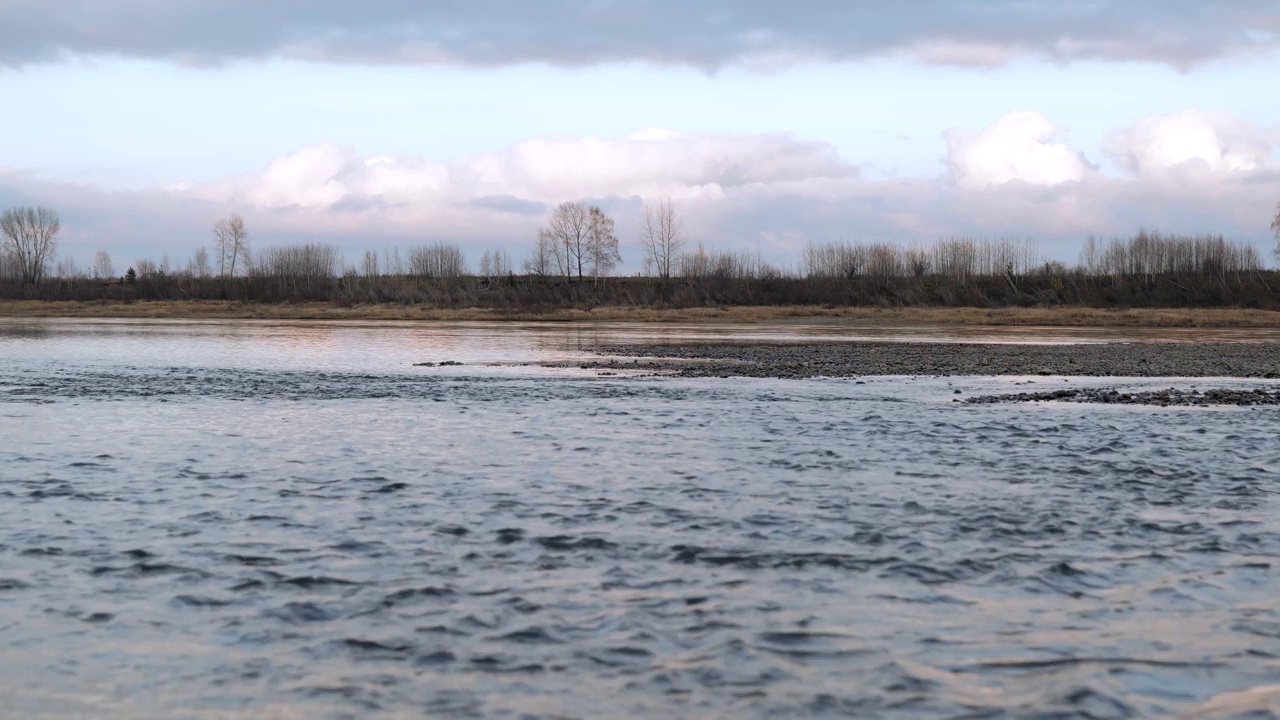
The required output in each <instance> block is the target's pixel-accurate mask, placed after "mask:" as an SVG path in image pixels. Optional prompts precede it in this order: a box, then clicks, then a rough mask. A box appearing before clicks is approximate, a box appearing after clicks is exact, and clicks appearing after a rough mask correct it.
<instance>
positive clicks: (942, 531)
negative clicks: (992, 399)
mask: <svg viewBox="0 0 1280 720" xmlns="http://www.w3.org/2000/svg"><path fill="white" fill-rule="evenodd" d="M749 331H750V330H749V328H743V329H733V330H732V332H725V334H733V333H748V332H749ZM697 332H699V330H698V329H697V328H696V327H693V326H688V327H684V326H682V327H677V328H653V327H645V326H625V325H610V326H605V327H592V326H576V327H569V326H541V325H540V326H528V327H526V326H510V325H482V324H459V325H391V326H382V325H379V326H378V327H377V328H375V329H367V328H360V327H357V326H351V325H344V324H319V325H317V324H306V323H245V322H210V323H173V322H85V321H0V668H2V670H0V705H3V707H2V708H0V715H3V716H4V717H53V718H70V717H83V716H92V717H122V718H124V717H128V718H225V717H244V718H272V717H279V718H295V717H306V718H315V717H388V718H391V717H422V716H424V715H427V716H442V717H468V716H471V717H512V718H515V717H547V718H551V717H584V718H585V717H617V718H624V717H626V718H634V717H651V718H669V717H707V718H711V717H766V716H767V717H839V716H850V717H888V718H899V717H901V718H916V717H1094V718H1112V717H1116V718H1119V717H1167V716H1170V715H1177V714H1179V713H1185V714H1187V715H1188V716H1195V717H1206V718H1207V717H1213V718H1218V717H1231V716H1233V715H1234V716H1238V717H1246V716H1247V717H1275V716H1278V715H1280V609H1278V608H1280V603H1278V600H1277V598H1280V573H1278V572H1277V568H1278V567H1280V565H1278V564H1280V502H1278V493H1280V486H1278V485H1277V479H1276V478H1277V472H1278V471H1280V449H1278V448H1280V446H1278V445H1277V442H1276V440H1275V430H1276V428H1277V426H1278V425H1280V423H1278V421H1280V410H1277V409H1275V408H1248V409H1235V408H1231V409H1174V408H1169V409H1162V408H1126V407H1091V406H1080V405H1069V404H1044V405H1036V406H994V407H993V406H971V405H964V404H957V403H953V402H952V400H953V399H954V397H955V396H954V394H953V393H954V390H955V389H960V390H961V391H962V393H963V394H965V395H968V394H972V393H993V392H1007V391H1012V389H1015V386H1016V385H1017V383H1025V382H1027V381H1028V379H1027V378H1017V379H1013V378H1009V379H969V378H956V379H951V380H945V379H942V380H908V379H901V378H881V379H869V380H865V381H862V382H858V381H854V380H815V381H777V380H753V381H747V380H731V381H721V380H684V379H674V378H656V379H655V378H648V379H638V378H617V377H597V376H594V375H592V374H590V373H587V372H583V371H578V370H573V369H559V368H544V367H539V366H524V365H522V364H523V363H534V362H541V361H554V360H565V359H573V358H576V357H580V356H582V353H583V352H584V350H585V348H586V347H588V346H590V345H591V344H593V343H595V342H610V341H614V340H615V339H616V338H617V337H618V336H619V335H627V334H628V333H631V335H630V337H635V336H637V334H640V333H656V334H662V333H667V334H672V333H682V334H684V335H696V333H697ZM764 332H766V333H774V332H777V333H782V332H786V333H792V334H796V333H800V334H804V333H806V332H809V330H808V329H804V328H802V329H800V330H797V329H796V328H795V327H793V326H789V327H785V328H783V329H781V330H776V331H775V330H773V329H766V330H764ZM812 332H814V333H820V332H828V333H831V332H838V331H832V330H830V329H826V330H821V329H818V328H815V329H813V330H812ZM770 337H773V336H772V335H771V336H770ZM440 360H456V361H462V362H465V363H467V364H466V365H464V366H462V367H449V368H415V367H412V364H413V363H414V362H424V361H435V362H438V361H440ZM491 362H502V363H508V364H506V365H503V366H501V367H489V366H487V365H483V364H482V363H491ZM1035 382H1036V385H1033V386H1032V387H1033V388H1037V387H1038V388H1043V387H1045V386H1046V385H1051V384H1053V383H1063V384H1065V383H1067V382H1068V381H1067V380H1065V379H1061V378H1056V379H1055V378H1035ZM1069 382H1070V383H1078V382H1082V381H1081V380H1080V379H1071V380H1070V381H1069ZM1102 383H1103V381H1098V382H1093V381H1090V384H1091V385H1097V384H1102ZM1110 384H1113V385H1118V386H1120V385H1122V386H1124V387H1142V386H1151V387H1167V386H1169V385H1170V384H1171V381H1170V380H1168V379H1163V380H1160V381H1149V382H1144V381H1141V380H1136V381H1125V382H1123V383H1120V382H1110ZM1185 384H1188V385H1189V384H1196V383H1195V382H1192V381H1187V383H1185ZM1198 384H1200V385H1201V386H1206V383H1204V382H1198ZM1213 384H1214V385H1215V386H1220V385H1223V384H1224V383H1223V382H1216V381H1215V382H1214V383H1213ZM1239 384H1242V385H1244V384H1247V383H1246V382H1244V381H1241V382H1240V383H1239ZM1251 711H1252V712H1255V713H1257V714H1248V715H1247V713H1250V712H1251Z"/></svg>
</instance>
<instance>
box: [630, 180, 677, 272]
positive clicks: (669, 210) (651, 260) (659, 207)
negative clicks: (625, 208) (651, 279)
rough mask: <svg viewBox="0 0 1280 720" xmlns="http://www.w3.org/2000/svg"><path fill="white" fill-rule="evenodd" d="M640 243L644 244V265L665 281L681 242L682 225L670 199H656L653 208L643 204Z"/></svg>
mask: <svg viewBox="0 0 1280 720" xmlns="http://www.w3.org/2000/svg"><path fill="white" fill-rule="evenodd" d="M640 240H641V242H643V243H644V254H645V259H644V261H645V264H646V265H649V264H652V265H653V266H654V268H655V269H656V270H657V272H658V277H660V278H662V279H663V280H664V281H665V280H669V279H670V278H671V267H672V264H673V263H674V262H675V260H676V258H677V257H679V255H680V250H681V249H683V248H684V241H685V239H684V222H683V221H682V220H681V219H680V216H678V215H676V210H675V207H674V206H673V205H672V204H671V200H669V199H663V200H659V201H658V203H657V204H656V205H650V204H648V203H645V206H644V224H643V225H642V226H641V228H640Z"/></svg>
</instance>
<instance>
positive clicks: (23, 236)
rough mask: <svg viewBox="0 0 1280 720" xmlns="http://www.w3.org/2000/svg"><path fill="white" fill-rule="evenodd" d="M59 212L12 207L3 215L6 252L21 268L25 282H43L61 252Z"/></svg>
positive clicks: (0, 224) (1, 227)
mask: <svg viewBox="0 0 1280 720" xmlns="http://www.w3.org/2000/svg"><path fill="white" fill-rule="evenodd" d="M61 228H62V223H61V221H60V220H59V219H58V213H57V212H56V211H54V210H51V209H49V208H47V207H34V208H32V207H27V208H12V209H10V210H5V211H4V213H3V214H0V236H2V237H0V241H3V243H4V252H5V254H6V255H8V256H9V257H10V259H11V260H12V261H13V262H14V264H16V265H17V267H18V273H19V274H20V275H21V276H22V281H23V282H24V283H26V284H27V285H39V284H40V280H41V279H42V278H44V275H45V272H46V271H47V270H48V265H49V261H50V260H52V259H53V256H54V255H55V254H56V253H57V249H58V230H60V229H61Z"/></svg>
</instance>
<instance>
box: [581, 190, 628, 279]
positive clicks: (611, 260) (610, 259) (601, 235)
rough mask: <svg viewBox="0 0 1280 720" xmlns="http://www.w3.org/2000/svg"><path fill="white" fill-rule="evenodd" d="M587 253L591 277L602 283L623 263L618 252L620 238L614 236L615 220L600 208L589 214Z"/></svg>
mask: <svg viewBox="0 0 1280 720" xmlns="http://www.w3.org/2000/svg"><path fill="white" fill-rule="evenodd" d="M587 219H588V222H587V252H588V259H589V261H590V263H591V275H592V277H594V278H595V279H596V282H599V281H600V278H603V277H608V276H609V274H610V273H612V272H613V269H614V268H616V267H617V266H618V263H620V262H622V255H621V254H620V253H619V252H618V237H617V236H616V235H614V234H613V227H614V223H613V218H611V217H609V216H608V215H606V214H605V213H604V211H603V210H601V209H600V208H598V207H592V208H591V210H590V211H588V213H587Z"/></svg>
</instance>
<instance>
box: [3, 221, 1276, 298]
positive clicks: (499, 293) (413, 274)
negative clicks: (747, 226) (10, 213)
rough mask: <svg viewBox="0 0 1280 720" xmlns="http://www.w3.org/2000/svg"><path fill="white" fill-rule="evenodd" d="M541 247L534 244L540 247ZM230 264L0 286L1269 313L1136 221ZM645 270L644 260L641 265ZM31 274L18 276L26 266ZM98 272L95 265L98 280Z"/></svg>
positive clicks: (1227, 256) (8, 275) (282, 257)
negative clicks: (1087, 235) (777, 241)
mask: <svg viewBox="0 0 1280 720" xmlns="http://www.w3.org/2000/svg"><path fill="white" fill-rule="evenodd" d="M544 250H545V248H544ZM244 253H245V254H244V256H243V257H242V258H241V259H240V260H239V261H238V263H239V270H238V271H237V272H238V273H239V274H236V275H230V274H219V273H218V272H217V263H211V262H209V261H208V259H207V258H203V259H202V258H201V257H200V253H197V255H196V257H195V258H193V259H192V262H191V263H189V264H188V266H187V267H185V268H182V269H174V268H171V267H169V264H168V262H167V260H166V261H162V262H160V263H156V262H150V261H142V262H135V263H133V265H131V266H130V267H129V269H128V271H127V272H126V274H125V276H123V277H121V278H107V277H102V276H101V274H102V271H103V270H104V269H107V268H111V267H112V263H111V262H110V259H109V258H108V257H106V256H105V254H104V253H100V254H99V257H98V258H97V259H96V261H95V265H94V270H93V271H92V272H90V271H79V270H76V269H75V267H74V264H71V265H70V267H67V266H65V265H60V267H59V268H58V271H57V272H55V273H53V274H52V275H51V276H46V277H44V279H43V281H42V282H40V283H39V284H32V283H30V282H24V280H23V277H24V275H23V272H24V271H23V270H22V269H21V268H18V267H15V264H14V263H13V262H8V261H0V297H3V298H5V299H39V300H71V301H85V302H93V301H120V302H133V301H147V300H231V301H243V302H251V303H285V302H329V303H335V304H337V305H341V306H349V305H361V304H377V303H393V304H411V305H427V306H431V307H438V308H472V307H480V308H498V309H508V310H519V311H527V312H539V311H544V310H554V309H563V308H582V309H589V308H592V307H599V306H635V307H672V308H689V307H714V306H729V305H740V306H741V305H765V306H769V305H772V306H778V305H819V306H842V305H862V306H884V307H893V306H969V307H1009V306H1058V305H1073V306H1085V307H1103V308H1113V307H1114V308H1127V307H1135V308H1138V307H1147V308H1151V307H1155V308H1160V307H1221V306H1234V307H1246V308H1262V309H1280V273H1276V272H1274V271H1270V270H1267V269H1265V267H1264V263H1263V261H1262V258H1261V256H1260V254H1259V252H1258V251H1257V249H1256V248H1254V247H1253V246H1252V245H1249V244H1246V243H1240V242H1233V241H1229V240H1227V239H1225V238H1223V237H1221V236H1209V235H1202V236H1181V235H1164V234H1160V233H1154V232H1141V233H1138V234H1137V235H1135V236H1133V237H1130V238H1124V239H1113V240H1107V241H1099V240H1097V239H1092V238H1091V239H1089V240H1088V241H1087V242H1086V243H1085V245H1084V249H1083V251H1082V252H1081V256H1080V260H1079V262H1078V263H1076V264H1074V265H1071V266H1069V265H1067V264H1065V263H1062V262H1057V261H1051V260H1050V261H1046V260H1043V259H1041V257H1040V255H1039V253H1038V251H1037V249H1036V247H1035V245H1034V244H1033V243H1030V242H1027V241H1013V240H997V241H979V240H972V239H968V238H949V239H943V240H939V241H937V242H935V243H932V244H929V245H924V246H914V247H899V246H895V245H889V244H856V243H832V244H821V245H810V246H809V247H807V248H806V249H805V250H804V252H803V255H802V258H801V261H800V265H799V267H798V268H797V269H796V270H794V271H786V270H783V269H780V268H778V267H776V266H774V265H771V264H769V263H767V262H765V261H763V260H762V259H761V258H760V257H759V256H758V255H756V254H754V253H750V252H741V251H738V252H735V251H714V250H711V251H709V250H705V249H703V248H702V247H700V246H699V247H697V248H695V249H693V250H691V251H682V252H680V253H679V254H678V255H675V256H674V257H673V258H672V259H671V260H670V262H668V263H665V266H669V271H668V272H669V276H668V277H663V272H662V270H660V269H659V270H658V271H657V272H653V273H652V274H645V275H643V276H634V277H614V278H608V279H607V280H606V279H604V278H603V277H595V278H593V277H586V276H584V277H579V276H578V266H577V263H576V262H574V263H573V264H572V267H570V266H569V263H559V264H557V263H554V262H553V263H550V264H539V263H538V262H529V261H526V262H525V263H524V267H523V268H522V269H523V270H524V271H525V272H523V273H522V274H515V272H514V271H513V267H512V263H511V261H510V259H509V258H507V257H506V255H505V253H504V252H503V251H501V250H498V251H493V252H492V253H490V252H489V251H486V253H485V256H484V257H483V258H481V261H480V265H481V268H480V270H481V272H480V273H479V274H471V273H469V272H468V269H467V267H466V264H465V261H464V257H463V252H462V250H461V249H460V248H459V247H457V246H455V245H451V244H448V243H435V244H431V245H424V246H421V247H417V248H412V249H410V250H408V251H407V252H406V253H404V254H403V255H402V254H401V252H400V251H399V250H389V251H386V252H384V253H382V254H381V255H378V254H376V253H366V254H365V256H364V257H363V259H362V262H360V264H359V265H358V266H357V265H348V264H346V263H345V262H344V260H343V258H342V256H341V254H340V253H339V251H338V249H337V248H335V247H333V246H331V245H325V244H317V243H307V244H297V245H287V246H280V247H268V248H265V249H261V250H255V251H253V252H251V253H250V252H249V251H248V250H245V251H244ZM651 269H653V268H651ZM28 274H29V273H28ZM95 275H98V276H97V277H95Z"/></svg>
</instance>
